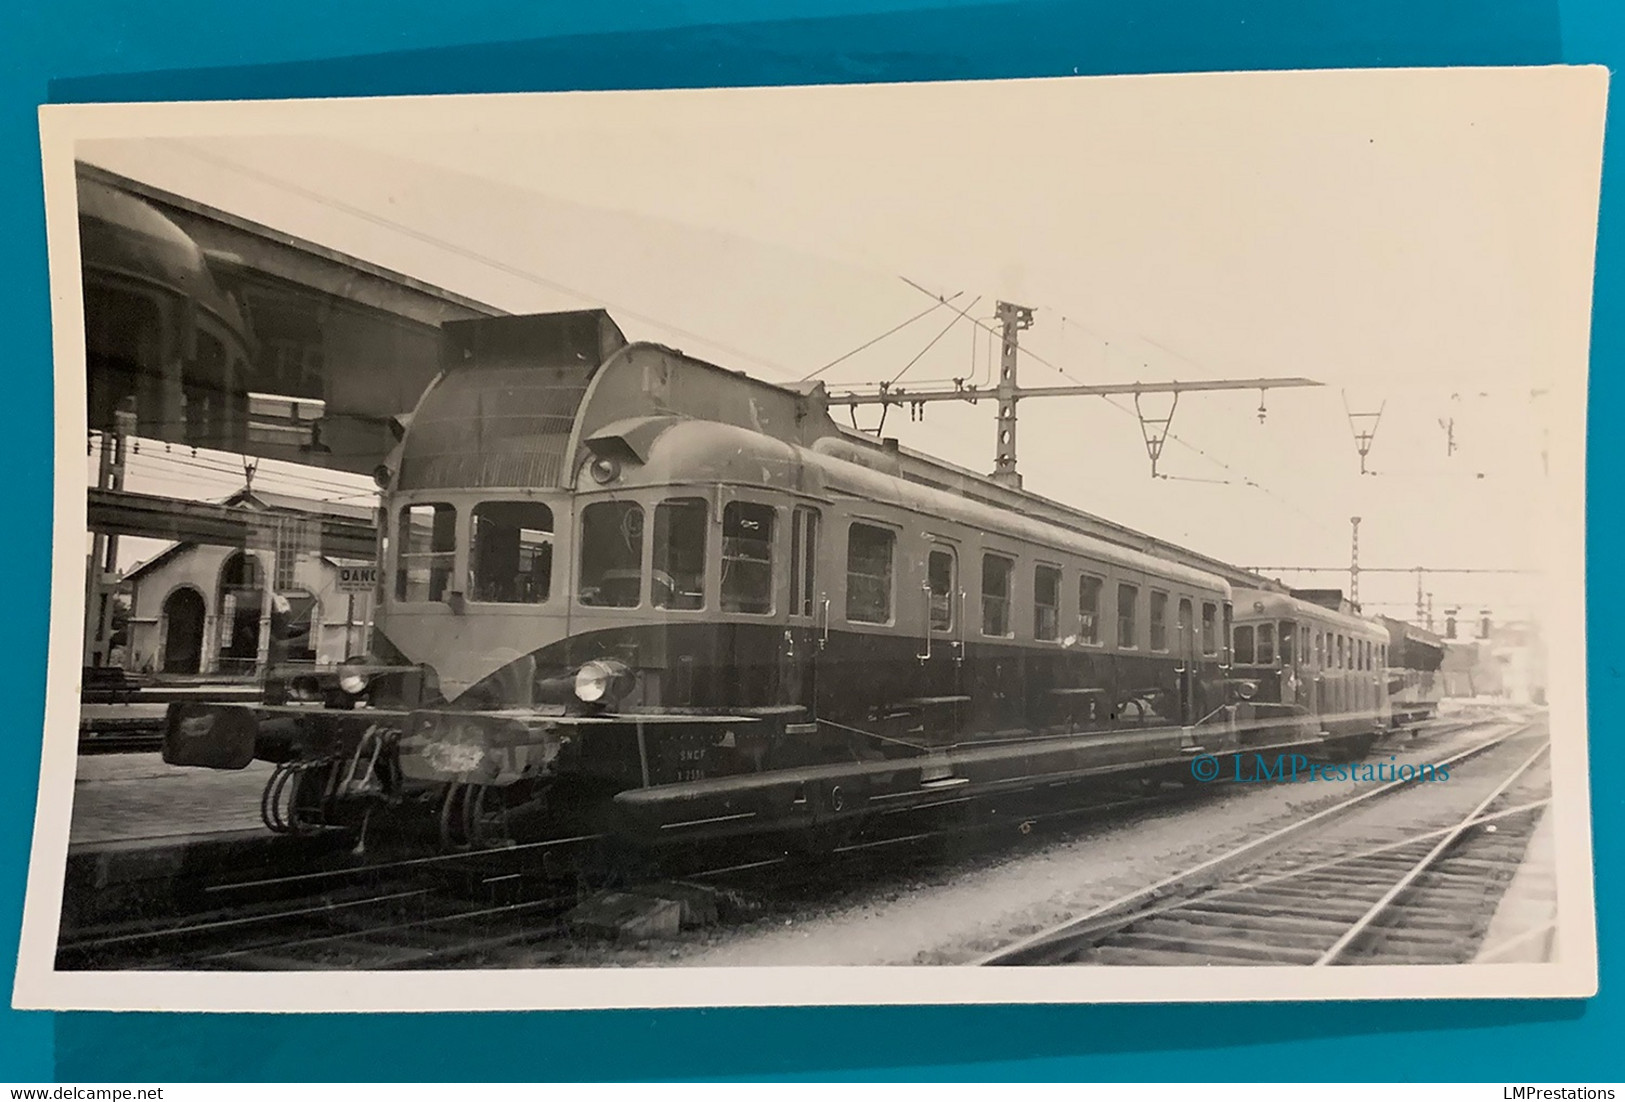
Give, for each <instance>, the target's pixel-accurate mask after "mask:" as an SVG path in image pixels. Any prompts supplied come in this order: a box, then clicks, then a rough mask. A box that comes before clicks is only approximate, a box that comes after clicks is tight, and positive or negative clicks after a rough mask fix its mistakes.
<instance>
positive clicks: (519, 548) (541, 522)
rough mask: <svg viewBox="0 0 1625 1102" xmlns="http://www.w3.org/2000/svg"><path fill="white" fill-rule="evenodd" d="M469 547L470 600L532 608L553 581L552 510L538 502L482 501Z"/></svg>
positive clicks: (544, 598) (539, 601) (541, 598)
mask: <svg viewBox="0 0 1625 1102" xmlns="http://www.w3.org/2000/svg"><path fill="white" fill-rule="evenodd" d="M470 533H471V535H470V539H469V544H468V596H469V599H470V600H472V601H491V602H494V603H497V604H510V605H532V604H540V603H541V602H543V601H545V600H547V597H548V592H549V591H550V589H551V588H552V584H551V583H552V578H553V510H551V509H549V508H548V507H547V506H546V505H543V504H542V503H541V502H539V501H482V502H480V503H479V504H478V505H476V506H474V520H473V527H472V529H471V530H470Z"/></svg>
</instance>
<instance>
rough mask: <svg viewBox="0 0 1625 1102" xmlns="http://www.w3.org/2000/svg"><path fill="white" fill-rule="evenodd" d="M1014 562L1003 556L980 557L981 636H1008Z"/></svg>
mask: <svg viewBox="0 0 1625 1102" xmlns="http://www.w3.org/2000/svg"><path fill="white" fill-rule="evenodd" d="M1015 573H1016V564H1015V560H1013V559H1007V558H1005V557H1004V556H1003V555H983V556H982V634H983V635H997V636H1009V635H1013V634H1015V633H1014V632H1013V631H1012V630H1011V626H1010V591H1011V588H1012V585H1013V582H1014V580H1015Z"/></svg>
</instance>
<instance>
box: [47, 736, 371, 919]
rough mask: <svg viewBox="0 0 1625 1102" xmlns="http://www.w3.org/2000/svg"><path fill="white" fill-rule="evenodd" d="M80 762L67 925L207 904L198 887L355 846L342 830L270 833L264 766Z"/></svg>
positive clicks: (125, 759) (144, 757) (139, 759)
mask: <svg viewBox="0 0 1625 1102" xmlns="http://www.w3.org/2000/svg"><path fill="white" fill-rule="evenodd" d="M78 764H79V770H78V777H77V779H76V780H75V783H74V796H73V816H72V820H71V825H70V827H69V834H68V859H67V868H66V875H65V879H64V884H63V902H62V924H63V929H64V930H75V929H80V928H83V927H85V926H90V925H95V924H97V923H103V922H110V921H111V922H117V921H126V920H131V919H135V918H139V917H141V916H144V915H145V916H153V915H160V916H162V915H172V914H175V913H178V912H181V911H188V910H195V909H198V908H200V907H204V906H206V905H208V900H207V899H206V898H204V897H202V896H199V894H198V893H199V891H200V886H201V885H204V884H209V883H218V882H221V881H229V880H242V879H253V878H254V877H255V876H257V875H276V874H279V873H283V872H286V870H287V868H288V867H290V866H297V865H300V864H301V863H302V862H303V863H308V862H309V861H311V860H315V859H323V858H326V857H331V856H335V855H338V854H339V853H340V851H343V850H347V849H348V848H349V846H350V845H351V841H350V840H349V839H348V838H345V837H342V836H337V837H322V836H318V837H316V838H298V837H291V836H288V835H279V834H274V833H272V832H271V831H270V830H269V829H267V828H266V826H265V824H264V823H263V822H261V821H260V793H261V791H262V790H263V789H264V786H265V782H266V780H267V779H268V778H269V777H270V776H271V772H272V768H273V767H272V766H271V765H270V764H269V763H267V762H258V761H257V762H254V763H253V764H251V765H250V766H249V767H248V768H247V769H242V770H232V771H222V770H212V769H183V768H180V767H177V766H171V765H165V764H164V762H163V760H162V758H160V756H159V755H157V754H107V755H91V756H85V755H81V756H80V758H79V763H78Z"/></svg>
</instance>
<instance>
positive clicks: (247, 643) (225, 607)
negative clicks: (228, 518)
mask: <svg viewBox="0 0 1625 1102" xmlns="http://www.w3.org/2000/svg"><path fill="white" fill-rule="evenodd" d="M264 586H265V572H264V571H263V570H261V569H260V564H259V560H258V559H257V558H256V557H255V556H253V555H250V554H248V553H247V552H245V551H235V552H233V553H232V555H231V557H230V558H229V559H227V560H226V563H225V566H224V567H222V568H221V571H220V670H221V672H222V673H253V672H254V668H255V661H256V659H258V658H259V652H260V610H261V608H262V607H263V605H264V601H265V596H264V592H263V590H264Z"/></svg>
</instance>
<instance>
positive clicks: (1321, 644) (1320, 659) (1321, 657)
mask: <svg viewBox="0 0 1625 1102" xmlns="http://www.w3.org/2000/svg"><path fill="white" fill-rule="evenodd" d="M1325 665H1326V633H1325V632H1324V631H1317V632H1315V668H1316V669H1320V668H1322V667H1324V666H1325Z"/></svg>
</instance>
